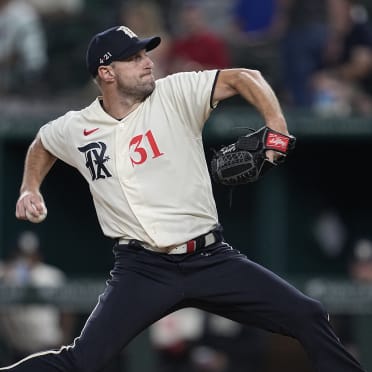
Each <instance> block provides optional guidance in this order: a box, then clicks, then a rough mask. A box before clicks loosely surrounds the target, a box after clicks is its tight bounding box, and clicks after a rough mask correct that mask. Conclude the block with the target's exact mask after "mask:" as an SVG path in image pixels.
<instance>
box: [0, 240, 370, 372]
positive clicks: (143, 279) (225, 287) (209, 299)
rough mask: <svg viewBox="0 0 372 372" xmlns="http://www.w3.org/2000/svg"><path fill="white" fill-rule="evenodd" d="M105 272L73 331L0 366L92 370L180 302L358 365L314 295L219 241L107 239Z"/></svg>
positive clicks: (334, 363) (332, 361) (336, 365)
mask: <svg viewBox="0 0 372 372" xmlns="http://www.w3.org/2000/svg"><path fill="white" fill-rule="evenodd" d="M114 254H115V265H114V268H113V270H112V271H111V279H110V280H109V281H108V283H107V287H106V289H105V291H104V293H103V294H102V295H101V296H100V297H99V301H98V304H97V306H96V307H95V309H94V310H93V312H92V314H91V315H90V317H89V318H88V320H87V322H86V324H85V326H84V328H83V330H82V332H81V335H80V336H79V337H78V338H76V339H75V341H74V343H73V344H72V345H69V346H64V347H62V348H61V349H60V350H58V351H49V352H45V353H39V354H35V355H32V356H30V357H28V358H26V359H24V360H22V361H20V362H19V363H17V364H15V365H12V366H9V367H6V368H0V370H7V371H11V372H36V371H37V372H52V371H54V372H56V371H58V372H95V371H99V370H100V369H102V368H103V367H104V366H105V365H106V364H107V363H108V362H109V361H110V360H111V359H112V358H113V357H114V356H115V355H117V353H119V352H120V351H121V349H122V348H123V347H125V345H127V344H128V343H129V342H130V341H131V340H132V339H133V338H134V337H135V336H136V335H137V334H139V333H140V332H141V331H142V330H144V329H145V328H146V327H148V326H150V325H151V324H152V323H153V322H155V321H156V320H158V319H160V318H161V317H163V316H165V315H167V314H169V313H171V312H173V311H175V310H178V309H180V308H183V307H197V308H199V309H202V310H206V311H209V312H212V313H215V314H219V315H222V316H224V317H227V318H229V319H232V320H235V321H238V322H241V323H243V324H247V325H253V326H257V327H259V328H262V329H265V330H268V331H272V332H275V333H279V334H282V335H287V336H291V337H294V338H295V339H297V340H298V341H299V342H300V343H301V344H302V346H303V347H304V349H305V351H306V352H307V354H308V356H309V358H310V359H311V361H312V362H313V365H314V371H318V372H361V371H363V369H362V367H361V366H360V364H359V363H358V362H357V361H356V360H355V359H354V358H353V357H352V356H351V355H350V354H349V353H348V352H347V351H346V350H345V349H344V347H343V346H342V345H341V343H340V342H339V340H338V338H337V337H336V335H335V334H334V333H333V331H332V329H331V326H330V324H329V322H328V315H327V313H326V312H325V311H324V309H323V307H322V306H321V305H320V303H319V302H318V301H315V300H313V299H311V298H309V297H307V296H305V295H304V294H302V293H301V292H300V291H298V290H297V289H295V288H294V287H292V286H291V285H289V284H288V283H287V282H285V281H284V280H282V279H281V278H279V277H278V276H276V275H275V274H273V273H272V272H270V271H269V270H266V269H265V268H263V267H262V266H260V265H258V264H256V263H254V262H252V261H250V260H249V259H248V258H247V257H246V256H244V255H243V254H241V253H240V252H239V251H237V250H235V249H233V248H231V247H230V246H229V245H228V244H226V243H224V242H220V243H215V244H213V245H211V246H209V247H207V248H204V249H201V250H197V251H196V252H194V253H189V254H181V255H170V254H164V253H155V252H152V251H148V250H146V249H144V248H142V247H138V246H132V245H118V244H117V245H115V247H114Z"/></svg>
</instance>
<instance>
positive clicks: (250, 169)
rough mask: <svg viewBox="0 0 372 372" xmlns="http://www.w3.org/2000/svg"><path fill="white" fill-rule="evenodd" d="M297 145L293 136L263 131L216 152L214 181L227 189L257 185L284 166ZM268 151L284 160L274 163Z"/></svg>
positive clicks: (267, 129)
mask: <svg viewBox="0 0 372 372" xmlns="http://www.w3.org/2000/svg"><path fill="white" fill-rule="evenodd" d="M295 142H296V138H295V137H293V136H286V135H284V134H282V133H279V132H276V131H274V130H273V129H270V128H268V127H262V128H260V129H258V130H256V131H253V132H252V133H249V134H247V135H245V136H242V137H239V138H238V140H237V141H236V142H235V143H232V144H231V145H228V146H225V147H222V148H221V149H220V150H218V151H215V153H214V155H213V158H212V161H211V175H212V178H213V180H214V181H215V182H217V183H219V184H223V185H227V186H236V185H244V184H247V183H250V182H255V181H257V180H258V179H259V178H260V177H261V176H262V175H263V174H264V173H266V172H267V171H268V170H269V169H271V168H273V167H275V166H277V165H278V164H280V163H282V162H283V161H284V159H285V157H286V156H287V154H288V153H289V152H290V151H291V150H293V149H294V147H295ZM267 150H274V151H275V152H278V153H280V154H281V156H279V157H278V159H277V160H275V162H271V161H269V160H268V159H267V157H266V151H267Z"/></svg>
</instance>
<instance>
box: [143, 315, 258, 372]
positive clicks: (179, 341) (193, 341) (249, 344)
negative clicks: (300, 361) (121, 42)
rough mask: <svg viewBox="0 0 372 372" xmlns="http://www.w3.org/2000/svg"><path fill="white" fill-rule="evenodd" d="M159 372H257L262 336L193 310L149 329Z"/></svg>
mask: <svg viewBox="0 0 372 372" xmlns="http://www.w3.org/2000/svg"><path fill="white" fill-rule="evenodd" d="M150 339H151V342H152V344H153V345H154V348H155V350H156V351H157V356H158V367H157V370H158V371H159V372H160V371H161V372H182V371H185V372H244V371H246V370H247V366H248V369H249V371H250V372H260V371H262V367H263V346H264V343H263V342H264V333H263V331H258V330H256V329H253V328H250V327H246V326H243V325H242V324H239V323H237V322H234V321H232V320H229V319H226V318H224V317H221V316H218V315H215V314H210V313H208V312H204V311H201V310H199V309H194V308H186V309H182V310H178V311H176V312H174V313H172V314H169V315H168V316H166V317H164V318H162V319H160V320H159V321H158V322H156V323H154V324H153V325H152V326H151V327H150Z"/></svg>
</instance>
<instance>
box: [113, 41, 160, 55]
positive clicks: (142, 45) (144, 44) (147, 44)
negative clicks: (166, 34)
mask: <svg viewBox="0 0 372 372" xmlns="http://www.w3.org/2000/svg"><path fill="white" fill-rule="evenodd" d="M160 42H161V38H160V37H159V36H154V37H149V38H145V39H140V40H138V42H137V43H136V44H135V45H133V46H132V47H130V48H128V49H126V50H124V51H123V52H122V53H120V54H119V55H118V56H116V57H114V58H113V60H123V59H127V58H129V57H131V56H133V55H134V54H136V53H137V52H139V51H140V50H142V49H145V50H146V51H147V52H148V51H150V50H152V49H155V48H156V47H157V46H158V45H159V44H160Z"/></svg>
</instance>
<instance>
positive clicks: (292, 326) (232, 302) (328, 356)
mask: <svg viewBox="0 0 372 372" xmlns="http://www.w3.org/2000/svg"><path fill="white" fill-rule="evenodd" d="M203 260H204V265H203V264H202V262H203ZM189 265H190V268H192V266H194V267H195V266H196V265H197V266H198V267H199V268H203V269H202V270H199V274H198V275H200V277H198V276H196V277H193V280H194V279H195V281H194V282H193V288H194V291H193V294H194V296H195V297H196V295H197V297H198V298H199V299H202V300H203V299H204V300H205V303H203V302H202V301H201V302H200V303H199V306H200V307H202V308H204V309H205V310H208V311H211V312H217V313H218V314H220V315H223V316H226V317H228V318H230V319H233V320H236V321H238V322H241V323H244V324H250V325H255V326H258V327H260V328H263V329H266V330H269V331H272V332H275V333H280V334H283V335H288V336H291V337H294V338H296V339H297V340H298V341H299V342H300V343H301V344H302V345H303V347H304V349H305V350H306V351H307V353H308V354H309V357H310V358H311V360H312V362H313V363H314V366H315V367H316V370H317V371H319V372H330V371H337V372H361V371H362V368H361V366H360V364H359V363H358V362H357V361H356V360H355V358H354V357H353V356H351V355H350V354H349V353H348V352H347V351H346V349H345V348H344V347H343V345H342V344H341V343H340V341H339V339H338V338H337V336H336V335H335V333H334V332H333V330H332V328H331V326H330V324H329V321H328V314H327V313H326V312H325V310H324V309H323V307H322V305H321V304H320V303H319V302H318V301H316V300H314V299H311V298H309V297H308V296H305V295H304V294H303V293H301V292H300V291H298V290H297V289H296V288H294V287H293V286H291V285H290V284H288V283H287V282H286V281H284V280H283V279H281V278H280V277H278V276H277V275H275V274H274V273H272V272H271V271H269V270H267V269H265V268H263V267H262V266H260V265H258V264H256V263H254V262H252V261H250V260H248V259H247V258H246V257H245V256H244V255H242V254H239V252H238V251H236V250H232V249H229V248H219V249H216V250H214V251H211V252H208V255H205V256H204V257H200V258H195V263H194V264H192V262H190V263H189ZM207 278H208V280H207ZM212 278H213V279H212ZM200 282H202V283H203V286H202V287H201V286H200V284H198V283H200Z"/></svg>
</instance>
